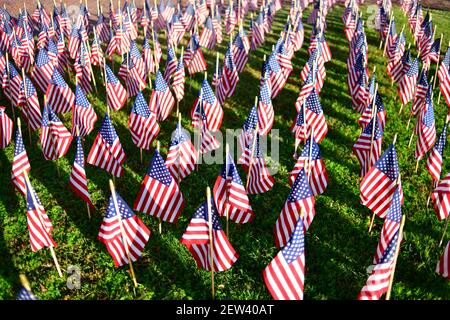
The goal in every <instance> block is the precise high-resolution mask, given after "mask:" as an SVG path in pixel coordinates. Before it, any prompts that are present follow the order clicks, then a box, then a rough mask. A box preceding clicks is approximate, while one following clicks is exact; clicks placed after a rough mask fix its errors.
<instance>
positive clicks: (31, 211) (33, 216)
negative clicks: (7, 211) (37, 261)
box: [25, 180, 57, 252]
mask: <svg viewBox="0 0 450 320" xmlns="http://www.w3.org/2000/svg"><path fill="white" fill-rule="evenodd" d="M25 188H26V190H27V195H26V197H27V222H28V231H29V233H30V245H31V250H33V252H36V251H38V250H40V249H42V248H43V247H56V246H57V244H56V242H55V241H54V240H53V238H52V236H51V235H50V233H51V232H52V230H53V226H52V222H51V221H50V219H49V218H48V216H47V213H46V212H45V209H44V207H43V206H42V203H41V200H40V199H39V197H38V195H37V193H36V191H34V189H33V186H32V185H31V184H29V183H28V182H27V181H26V180H25Z"/></svg>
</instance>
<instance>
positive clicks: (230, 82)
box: [217, 47, 239, 104]
mask: <svg viewBox="0 0 450 320" xmlns="http://www.w3.org/2000/svg"><path fill="white" fill-rule="evenodd" d="M238 82H239V75H238V71H237V68H236V65H235V64H234V58H233V51H232V47H228V49H227V51H226V52H225V61H224V65H223V70H222V76H221V77H220V81H219V84H218V87H217V98H218V100H219V103H220V104H223V103H224V101H225V98H227V97H231V96H232V95H233V94H234V91H235V90H236V86H237V83H238Z"/></svg>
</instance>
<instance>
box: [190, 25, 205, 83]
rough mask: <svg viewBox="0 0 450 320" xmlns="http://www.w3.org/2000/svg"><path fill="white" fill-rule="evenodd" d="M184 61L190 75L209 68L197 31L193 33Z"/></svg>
mask: <svg viewBox="0 0 450 320" xmlns="http://www.w3.org/2000/svg"><path fill="white" fill-rule="evenodd" d="M184 63H185V64H186V67H187V68H188V72H189V74H190V75H193V74H194V73H197V72H203V71H205V70H206V68H207V64H206V60H205V58H204V57H203V53H202V50H201V48H200V45H199V42H198V37H197V34H195V33H193V34H192V36H191V40H190V42H189V46H188V48H187V49H186V52H185V53H184Z"/></svg>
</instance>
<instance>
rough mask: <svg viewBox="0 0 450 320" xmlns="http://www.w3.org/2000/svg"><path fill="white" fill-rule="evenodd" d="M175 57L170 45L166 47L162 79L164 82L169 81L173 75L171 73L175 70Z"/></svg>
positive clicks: (176, 62)
mask: <svg viewBox="0 0 450 320" xmlns="http://www.w3.org/2000/svg"><path fill="white" fill-rule="evenodd" d="M177 64H178V61H177V56H176V54H175V50H174V49H173V47H172V46H171V45H168V46H167V61H166V69H165V70H164V79H165V80H166V82H169V79H170V78H171V76H172V75H173V73H174V72H175V71H176V70H177Z"/></svg>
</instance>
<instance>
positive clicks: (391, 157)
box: [360, 144, 403, 218]
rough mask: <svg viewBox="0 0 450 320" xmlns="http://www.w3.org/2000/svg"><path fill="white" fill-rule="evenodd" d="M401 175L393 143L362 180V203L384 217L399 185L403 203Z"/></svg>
mask: <svg viewBox="0 0 450 320" xmlns="http://www.w3.org/2000/svg"><path fill="white" fill-rule="evenodd" d="M399 177H400V171H399V167H398V160H397V149H396V148H395V146H394V144H391V145H390V146H389V147H388V148H387V150H386V151H385V152H384V153H383V155H382V156H381V157H380V158H379V159H378V161H377V162H376V163H375V165H374V166H372V168H370V170H369V171H368V172H367V173H366V175H365V176H364V178H363V179H362V180H361V184H360V196H361V203H362V204H363V205H365V206H366V207H367V208H369V209H370V210H371V211H372V212H374V213H375V214H376V215H378V216H379V217H381V218H384V217H385V216H386V214H387V211H388V209H389V207H390V204H391V202H392V197H393V196H394V192H395V190H396V189H397V185H399V192H400V199H401V203H402V204H403V191H402V188H401V180H400V178H399Z"/></svg>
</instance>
